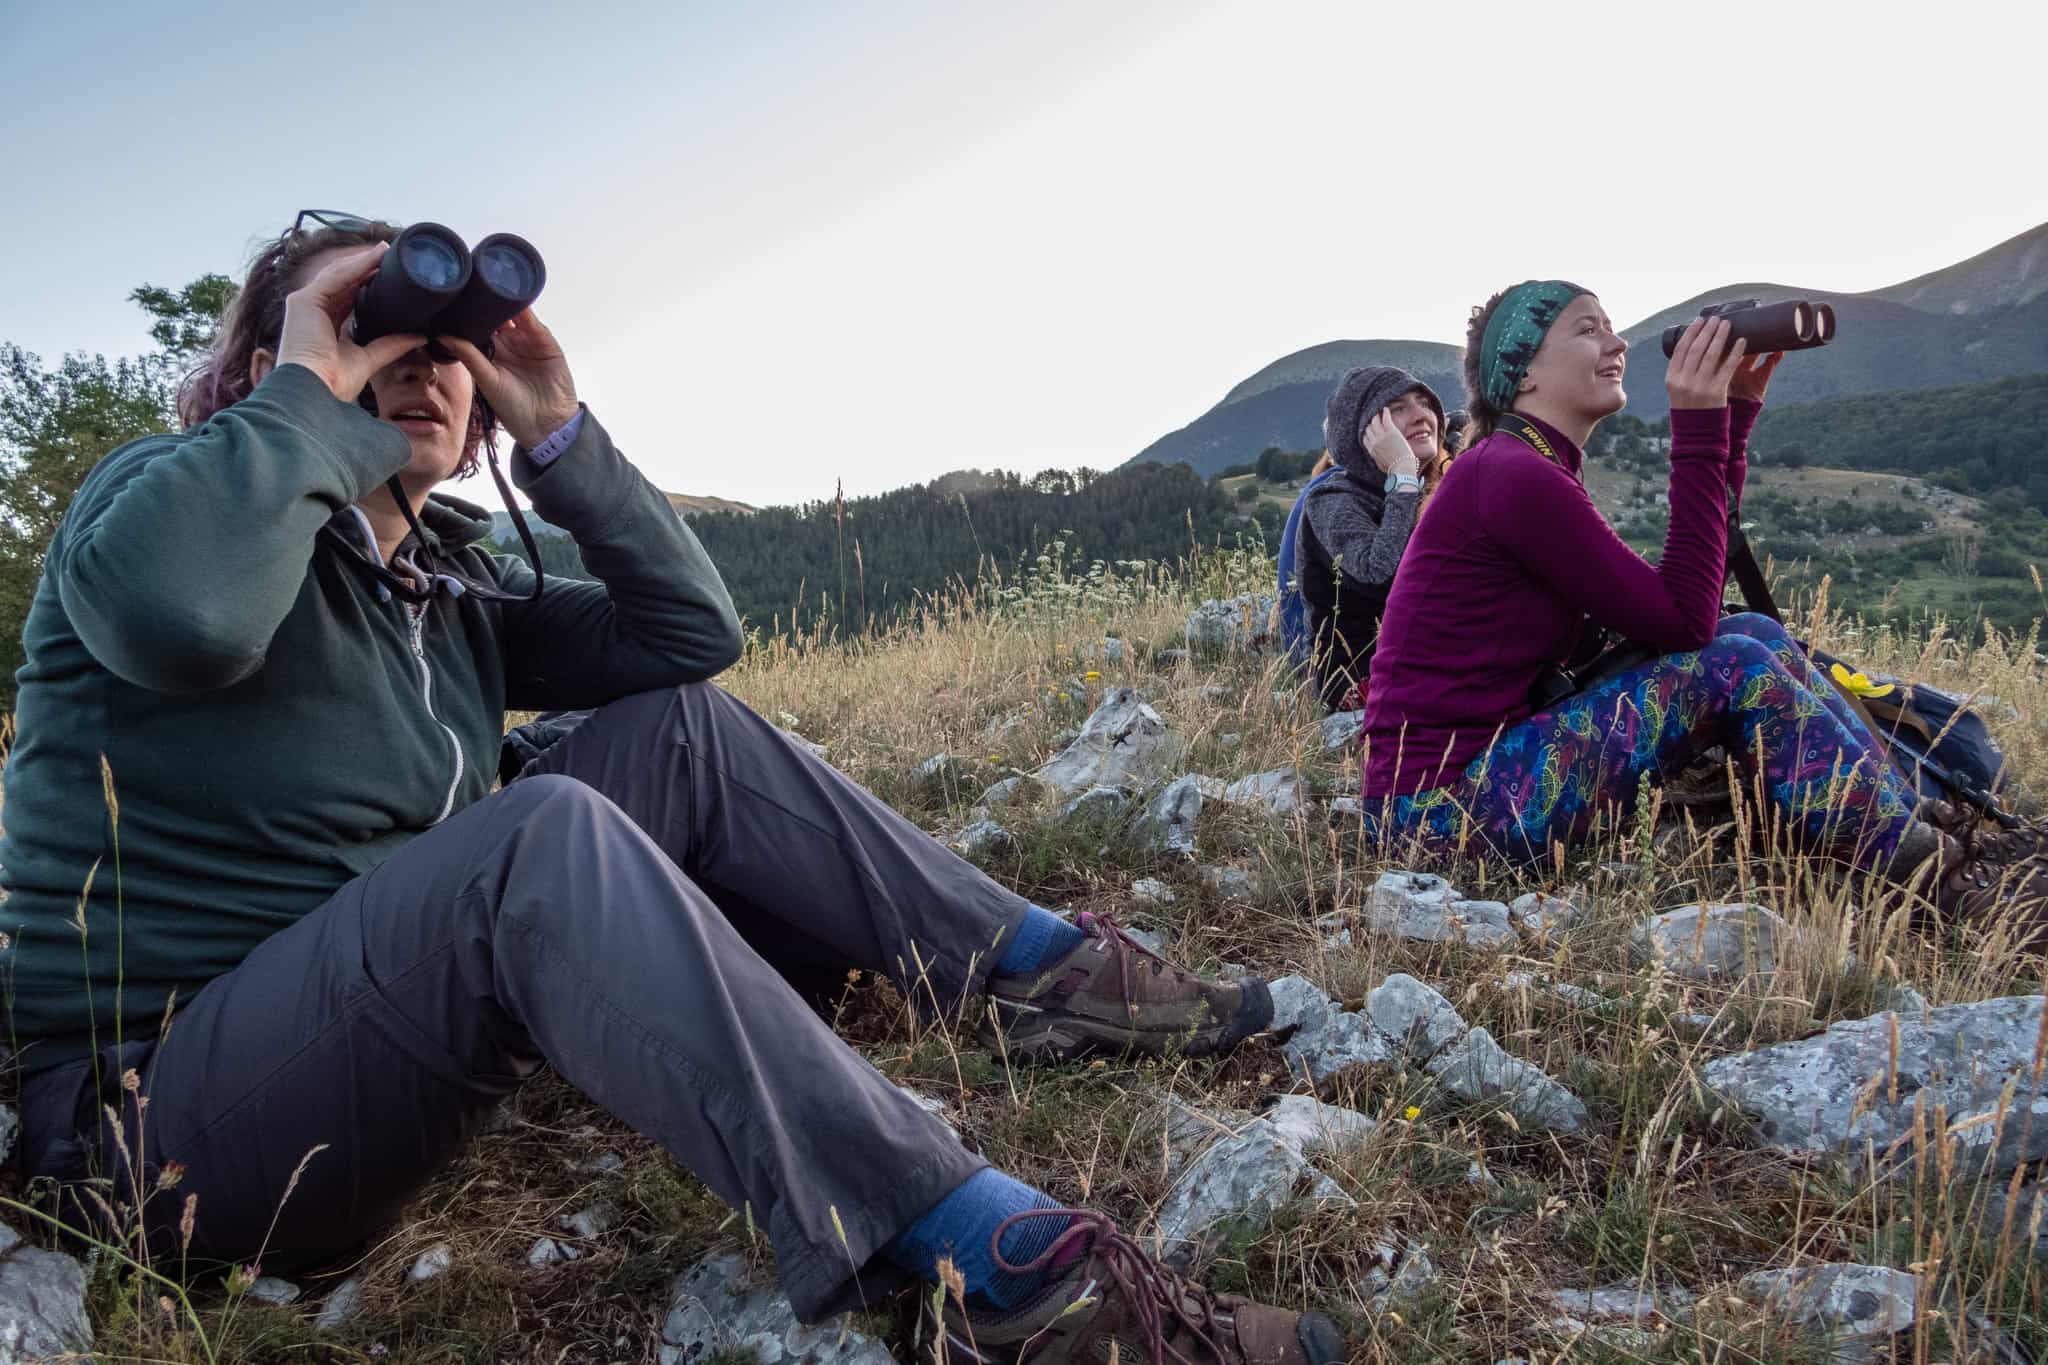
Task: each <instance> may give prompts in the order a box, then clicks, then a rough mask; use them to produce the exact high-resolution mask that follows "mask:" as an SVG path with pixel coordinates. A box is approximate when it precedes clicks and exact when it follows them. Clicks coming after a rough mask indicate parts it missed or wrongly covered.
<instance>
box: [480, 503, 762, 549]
mask: <svg viewBox="0 0 2048 1365" xmlns="http://www.w3.org/2000/svg"><path fill="white" fill-rule="evenodd" d="M662 496H663V497H665V498H667V499H668V503H669V506H671V507H673V508H675V509H676V511H677V512H679V513H681V514H682V515H684V516H689V515H690V514H692V513H694V512H734V513H738V514H740V515H742V516H751V515H752V514H753V513H755V512H758V511H760V510H761V509H760V508H758V507H755V506H753V505H752V504H751V503H744V502H734V501H733V500H732V499H731V498H714V497H711V496H709V495H706V494H700V493H667V492H664V493H663V494H662ZM526 525H527V529H528V530H530V531H532V532H533V533H534V534H535V535H537V536H540V535H560V534H561V533H562V530H561V528H560V527H559V526H556V525H554V524H553V523H552V522H549V521H544V520H542V519H541V518H540V517H538V516H536V515H534V514H533V513H532V512H531V511H528V512H527V514H526ZM491 538H492V539H493V540H496V541H498V542H499V543H500V544H505V545H509V544H511V543H512V542H514V541H516V540H518V539H519V533H518V532H517V531H515V530H513V529H512V518H511V517H510V516H508V515H507V514H506V513H504V512H503V511H497V512H493V513H491Z"/></svg>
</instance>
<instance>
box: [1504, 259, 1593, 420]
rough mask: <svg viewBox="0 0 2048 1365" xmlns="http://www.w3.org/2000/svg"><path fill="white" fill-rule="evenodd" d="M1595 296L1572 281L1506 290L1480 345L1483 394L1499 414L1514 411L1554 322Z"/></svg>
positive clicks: (1528, 283) (1524, 284)
mask: <svg viewBox="0 0 2048 1365" xmlns="http://www.w3.org/2000/svg"><path fill="white" fill-rule="evenodd" d="M1592 292H1593V291H1592V290H1590V289H1581V288H1580V287H1579V286H1578V285H1575V284H1573V283H1571V282H1570V281H1569V280H1524V281H1522V283H1520V284H1518V285H1516V286H1515V287H1514V288H1513V289H1510V290H1508V292H1507V295H1506V296H1505V297H1504V298H1502V299H1501V301H1500V306H1499V307H1497V308H1495V309H1494V310H1493V316H1492V317H1490V318H1488V319H1487V320H1486V334H1485V335H1484V336H1483V337H1482V338H1481V339H1480V342H1479V386H1480V394H1479V396H1480V397H1481V398H1483V399H1485V400H1486V402H1487V403H1488V404H1489V405H1491V406H1492V407H1493V408H1495V409H1496V410H1498V411H1500V412H1506V411H1507V410H1508V409H1509V408H1510V407H1512V406H1513V405H1514V401H1515V391H1516V390H1517V389H1519V388H1521V387H1522V379H1523V377H1524V376H1525V375H1527V374H1528V373H1529V362H1530V361H1532V360H1534V359H1535V358H1536V351H1537V348H1538V347H1540V346H1542V345H1543V338H1544V337H1545V336H1546V335H1548V333H1549V332H1550V324H1552V323H1553V322H1556V321H1557V315H1558V314H1559V313H1562V312H1563V311H1564V310H1565V305H1566V304H1568V303H1570V302H1571V301H1572V300H1573V299H1575V298H1577V297H1578V296H1579V295H1581V294H1590V293H1592Z"/></svg>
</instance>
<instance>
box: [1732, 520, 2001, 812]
mask: <svg viewBox="0 0 2048 1365" xmlns="http://www.w3.org/2000/svg"><path fill="white" fill-rule="evenodd" d="M1728 567H1729V569H1730V571H1731V572H1732V573H1733V574H1734V575H1735V582H1736V584H1737V586H1738V587H1740V588H1741V590H1742V599H1743V602H1744V604H1745V605H1746V606H1747V607H1748V608H1749V610H1751V611H1754V612H1761V613H1762V614H1763V615H1765V616H1768V617H1770V618H1771V619H1772V620H1774V621H1777V622H1779V623H1781V624H1782V623H1783V621H1784V619H1785V618H1784V617H1783V616H1781V615H1779V613H1778V604H1777V602H1776V601H1775V600H1774V599H1773V598H1772V597H1771V590H1770V586H1769V585H1768V584H1767V583H1765V582H1764V575H1763V570H1762V569H1761V568H1759V567H1758V566H1757V562H1756V554H1755V552H1754V551H1752V550H1751V549H1750V548H1749V537H1748V536H1746V535H1744V534H1743V533H1742V526H1741V524H1740V522H1739V521H1738V520H1737V517H1736V514H1735V512H1734V511H1733V510H1731V511H1730V512H1729V514H1728ZM1799 647H1800V648H1801V649H1803V650H1805V651H1806V657H1807V658H1809V659H1811V660H1813V662H1814V663H1816V664H1818V665H1820V667H1821V671H1822V672H1823V673H1825V674H1826V675H1827V677H1828V679H1829V681H1831V682H1832V683H1834V685H1835V690H1836V691H1837V692H1839V693H1841V694H1842V696H1843V698H1844V699H1845V700H1846V701H1848V703H1849V705H1850V706H1852V707H1854V708H1855V709H1856V710H1858V711H1860V712H1862V713H1863V716H1864V718H1865V719H1867V720H1868V721H1869V722H1870V725H1871V729H1873V730H1875V731H1876V732H1877V736H1878V738H1879V739H1880V740H1882V741H1883V743H1884V746H1885V750H1886V752H1887V753H1888V754H1889V755H1890V757H1891V760H1892V766H1894V767H1896V768H1897V769H1898V770H1899V771H1900V772H1901V773H1902V774H1904V775H1905V778H1906V780H1907V781H1909V782H1911V783H1912V784H1913V788H1914V790H1916V791H1918V792H1919V793H1920V795H1921V796H1923V797H1931V798H1933V799H1935V800H1941V801H1949V802H1953V803H1955V804H1958V805H1962V806H1967V807H1970V808H1972V809H1974V810H1977V811H1979V812H1980V813H1982V814H1983V815H1986V816H1988V817H1990V818H1991V819H1994V820H1997V821H1999V822H2000V823H2001V824H2004V825H2007V826H2012V825H2015V824H2017V823H2018V821H2017V820H2016V819H2015V817H2014V816H2013V815H2012V814H2011V813H2009V812H2008V811H2007V810H2006V809H2005V807H2004V806H2003V805H2002V804H2001V803H2000V801H1999V789H2000V788H2001V787H2002V786H2004V784H2005V778H2006V767H2005V751H2004V750H2003V749H2001V748H1999V747H1998V741H1997V740H1996V739H1994V738H1992V736H1991V727H1990V726H1988V725H1986V724H1985V723H1984V717H1982V716H1980V715H1978V714H1977V713H1976V712H1975V711H1972V710H1970V709H1969V705H1968V703H1967V702H1966V701H1965V700H1964V699H1963V698H1962V697H1958V696H1956V695H1955V694H1954V693H1952V692H1944V691H1942V690H1941V689H1940V688H1938V687H1933V686H1930V685H1928V684H1927V683H1915V682H1907V681H1906V680H1905V679H1903V678H1893V677H1888V676H1886V675H1884V674H1877V675H1874V676H1873V675H1869V674H1865V673H1863V672H1862V671H1860V670H1858V669H1855V668H1852V667H1851V666H1850V665H1848V664H1846V663H1844V662H1843V661H1842V660H1840V659H1837V658H1836V657H1835V656H1834V655H1832V654H1829V653H1828V652H1827V651H1826V650H1821V649H1815V648H1814V647H1813V645H1812V644H1811V643H1809V642H1807V641H1805V640H1800V641H1799Z"/></svg>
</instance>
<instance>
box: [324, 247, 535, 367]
mask: <svg viewBox="0 0 2048 1365" xmlns="http://www.w3.org/2000/svg"><path fill="white" fill-rule="evenodd" d="M547 280H548V272H547V267H546V266H545V265H543V264H542V263H541V259H540V253H539V252H538V251H535V250H534V249H533V246H532V244H531V243H530V242H528V241H527V240H526V239H525V238H523V237H514V236H513V235H512V234H511V233H509V232H494V233H492V234H491V235H490V236H488V237H486V238H484V239H483V240H482V241H481V242H478V243H477V244H476V246H475V248H474V249H472V248H470V247H467V246H464V245H463V244H462V239H461V238H460V237H458V236H456V235H455V234H454V233H453V232H451V231H449V230H448V229H447V228H444V227H442V226H441V225H440V224H439V223H414V224H413V225H412V226H411V227H408V228H406V229H405V230H404V231H403V232H401V233H399V234H398V236H397V238H396V239H395V240H394V241H393V242H392V243H391V249H390V250H389V251H387V252H385V253H384V259H383V260H382V261H380V262H379V263H378V265H377V273H376V274H374V275H372V276H371V277H370V280H369V283H367V284H365V285H364V286H363V287H362V289H361V290H360V291H359V292H358V293H357V294H356V307H355V317H356V320H355V327H354V331H353V335H354V337H355V341H356V344H357V345H359V346H362V345H367V344H369V343H370V342H372V341H375V340H376V339H377V338H378V337H382V336H390V335H392V334H393V333H395V332H417V333H419V334H420V335H422V336H426V337H444V336H456V337H461V338H462V339H463V340H464V341H467V342H468V343H469V344H470V345H472V346H474V347H476V348H477V349H478V350H480V351H482V352H483V353H484V354H485V355H489V354H490V353H491V333H492V332H495V331H497V330H498V328H499V327H501V326H503V325H504V324H505V323H506V322H507V321H508V320H509V319H511V318H512V317H514V316H516V315H517V314H518V313H519V312H520V310H522V309H524V308H525V307H526V306H527V305H528V304H530V303H532V302H533V301H534V300H535V299H537V298H539V297H540V291H541V286H542V285H545V284H546V283H547ZM427 349H428V352H429V354H431V355H432V356H433V357H434V359H436V360H438V361H440V362H441V363H443V364H447V363H449V362H451V361H453V360H454V359H455V357H454V356H453V355H451V354H449V353H448V351H447V349H446V348H445V347H443V346H441V345H439V344H437V343H435V342H432V341H430V342H429V343H428V346H427Z"/></svg>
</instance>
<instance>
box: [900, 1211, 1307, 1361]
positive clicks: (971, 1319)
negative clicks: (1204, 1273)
mask: <svg viewBox="0 0 2048 1365" xmlns="http://www.w3.org/2000/svg"><path fill="white" fill-rule="evenodd" d="M1024 1218H1067V1219H1071V1220H1072V1225H1071V1226H1070V1227H1068V1229H1067V1230H1066V1231H1065V1232H1063V1233H1061V1234H1060V1235H1059V1237H1058V1238H1057V1239H1055V1240H1054V1242H1053V1244H1052V1245H1051V1246H1049V1247H1047V1248H1046V1249H1045V1251H1044V1252H1043V1253H1042V1254H1041V1255H1039V1256H1037V1257H1035V1258H1034V1259H1032V1260H1031V1261H1029V1262H1026V1263H1025V1264H1024V1265H1021V1266H1013V1265H1011V1264H1009V1263H1008V1262H1007V1261H1005V1260H1004V1259H1003V1255H1002V1251H1001V1250H1000V1244H1001V1239H1002V1235H1003V1233H1004V1232H1005V1231H1006V1230H1008V1228H1009V1226H1010V1225H1011V1224H1012V1223H1015V1222H1017V1221H1018V1220H1019V1219H1024ZM994 1241H995V1243H996V1246H997V1250H996V1253H995V1255H996V1264H997V1265H998V1266H999V1267H1001V1268H1002V1269H1003V1270H1004V1271H1005V1272H1007V1273H1009V1274H1013V1275H1022V1274H1029V1273H1031V1272H1032V1271H1034V1270H1042V1269H1047V1268H1048V1267H1051V1268H1057V1267H1058V1266H1060V1265H1061V1264H1063V1263H1065V1262H1066V1261H1068V1260H1069V1259H1071V1260H1072V1262H1073V1264H1072V1266H1071V1268H1070V1269H1068V1270H1067V1272H1066V1273H1065V1274H1064V1275H1061V1276H1060V1277H1059V1278H1058V1279H1056V1280H1054V1281H1053V1282H1052V1283H1051V1284H1050V1285H1048V1286H1047V1287H1046V1288H1045V1290H1044V1291H1043V1292H1042V1293H1040V1294H1039V1296H1038V1297H1037V1298H1036V1299H1034V1300H1032V1301H1031V1302H1030V1303H1027V1304H1025V1305H1024V1306H1023V1307H1022V1308H1019V1309H1017V1310H1016V1311H1015V1312H1013V1313H981V1312H976V1311H970V1312H968V1313H967V1314H966V1315H965V1320H964V1321H963V1320H962V1318H961V1314H960V1312H959V1309H958V1307H957V1306H956V1305H954V1304H952V1303H948V1304H947V1305H946V1320H945V1321H943V1322H941V1321H939V1320H938V1319H937V1318H936V1317H935V1316H934V1314H933V1305H932V1303H931V1302H930V1298H931V1296H929V1295H920V1296H919V1297H920V1298H922V1299H924V1300H925V1303H924V1306H923V1308H922V1310H921V1312H920V1315H919V1319H918V1326H917V1334H916V1341H915V1347H914V1349H915V1351H916V1354H917V1358H918V1359H919V1360H920V1361H930V1362H934V1363H935V1365H1018V1363H1019V1362H1024V1361H1029V1362H1031V1365H1069V1363H1071V1365H1110V1363H1111V1362H1121V1365H1142V1362H1150V1365H1167V1363H1168V1362H1169V1361H1170V1362H1173V1365H1336V1362H1338V1361H1341V1360H1343V1359H1344V1356H1345V1344H1344V1337H1343V1334H1342V1333H1340V1332H1339V1331H1338V1330H1337V1325H1336V1324H1335V1323H1333V1322H1331V1321H1330V1320H1329V1319H1328V1318H1326V1317H1324V1316H1323V1315H1322V1314H1321V1313H1291V1312H1289V1311H1287V1310H1286V1309H1284V1308H1268V1307H1266V1306H1265V1305H1264V1304H1257V1303H1253V1302H1252V1301H1251V1300H1249V1299H1245V1298H1240V1297H1239V1296H1237V1295H1235V1294H1211V1293H1210V1292H1209V1291H1208V1290H1206V1289H1204V1288H1202V1287H1201V1286H1200V1285H1198V1284H1196V1283H1194V1282H1193V1281H1192V1280H1187V1279H1183V1278H1182V1277H1181V1276H1179V1275H1176V1274H1174V1273H1173V1272H1172V1271H1171V1270H1168V1269H1167V1268H1166V1267H1165V1266H1163V1265H1161V1264H1159V1263H1158V1262H1157V1261H1155V1260H1153V1259H1152V1258H1151V1257H1150V1256H1147V1255H1146V1254H1145V1253H1144V1251H1143V1250H1142V1249H1140V1248H1139V1246H1138V1244H1137V1243H1136V1242H1133V1241H1132V1240H1131V1239H1130V1238H1128V1237H1126V1236H1124V1235H1123V1233H1121V1232H1119V1231H1118V1230H1117V1226H1116V1224H1115V1223H1114V1222H1112V1221H1111V1220H1110V1219H1109V1218H1107V1217H1106V1216H1104V1215H1102V1214H1100V1213H1094V1212H1091V1211H1089V1210H1086V1209H1033V1210H1031V1211H1030V1212H1028V1213H1020V1214H1017V1215H1015V1216H1013V1217H1010V1218H1006V1219H1004V1220H1003V1222H1002V1225H1001V1226H999V1227H998V1228H997V1229H996V1231H995V1237H994Z"/></svg>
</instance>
